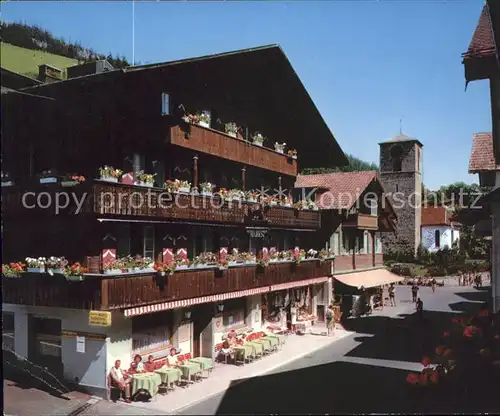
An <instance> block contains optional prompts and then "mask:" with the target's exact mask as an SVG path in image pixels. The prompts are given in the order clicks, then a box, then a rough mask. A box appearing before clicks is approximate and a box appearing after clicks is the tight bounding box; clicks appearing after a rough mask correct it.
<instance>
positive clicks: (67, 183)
mask: <svg viewBox="0 0 500 416" xmlns="http://www.w3.org/2000/svg"><path fill="white" fill-rule="evenodd" d="M78 184H79V182H78V181H62V182H61V186H63V187H68V186H75V185H78Z"/></svg>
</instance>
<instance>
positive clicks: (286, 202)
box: [281, 196, 293, 208]
mask: <svg viewBox="0 0 500 416" xmlns="http://www.w3.org/2000/svg"><path fill="white" fill-rule="evenodd" d="M281 205H282V206H284V207H287V208H291V207H292V205H293V200H292V197H291V196H285V197H284V198H283V200H282V201H281Z"/></svg>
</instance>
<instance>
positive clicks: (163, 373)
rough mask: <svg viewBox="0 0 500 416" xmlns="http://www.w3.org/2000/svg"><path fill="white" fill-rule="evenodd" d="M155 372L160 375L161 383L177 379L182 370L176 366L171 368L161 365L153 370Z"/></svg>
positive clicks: (172, 381)
mask: <svg viewBox="0 0 500 416" xmlns="http://www.w3.org/2000/svg"><path fill="white" fill-rule="evenodd" d="M155 373H156V374H158V375H159V376H160V377H161V382H162V383H163V384H167V385H168V384H172V383H175V382H176V381H179V380H180V378H181V374H182V371H181V370H179V369H178V368H172V367H167V366H163V367H161V368H158V369H156V370H155Z"/></svg>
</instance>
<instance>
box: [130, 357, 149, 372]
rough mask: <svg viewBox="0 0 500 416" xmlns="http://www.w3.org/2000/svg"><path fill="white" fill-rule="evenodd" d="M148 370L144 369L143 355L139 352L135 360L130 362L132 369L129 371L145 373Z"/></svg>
mask: <svg viewBox="0 0 500 416" xmlns="http://www.w3.org/2000/svg"><path fill="white" fill-rule="evenodd" d="M145 372H146V370H144V364H143V363H142V357H141V356H140V355H139V354H137V355H136V356H135V357H134V361H132V364H130V370H129V373H131V374H137V373H145Z"/></svg>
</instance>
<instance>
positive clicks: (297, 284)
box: [271, 276, 328, 292]
mask: <svg viewBox="0 0 500 416" xmlns="http://www.w3.org/2000/svg"><path fill="white" fill-rule="evenodd" d="M326 281H328V276H324V277H317V278H315V279H307V280H299V281H298V282H287V283H281V284H279V285H274V286H271V292H275V291H277V290H286V289H293V288H294V287H301V286H309V285H315V284H318V283H324V282H326Z"/></svg>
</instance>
